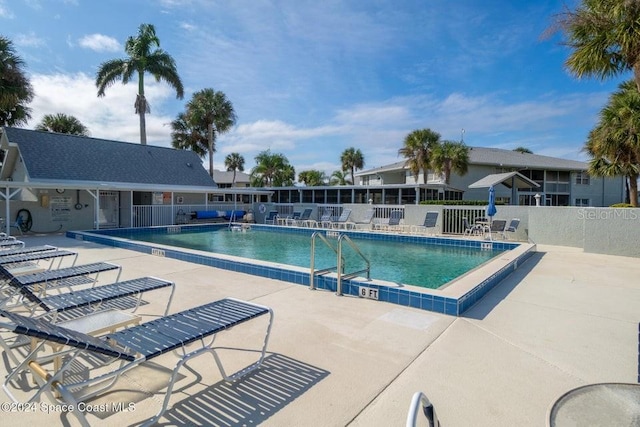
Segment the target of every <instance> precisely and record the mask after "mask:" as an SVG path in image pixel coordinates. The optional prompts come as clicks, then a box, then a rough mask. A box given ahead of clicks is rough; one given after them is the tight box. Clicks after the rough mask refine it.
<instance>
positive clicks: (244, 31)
mask: <svg viewBox="0 0 640 427" xmlns="http://www.w3.org/2000/svg"><path fill="white" fill-rule="evenodd" d="M575 1H576V0H567V1H557V0H536V1H525V0H510V1H506V0H483V1H481V2H480V1H477V0H453V1H449V0H429V1H426V0H368V1H363V0H350V1H347V0H323V1H317V0H314V1H309V0H234V1H229V0H102V1H94V0H0V36H3V37H6V38H8V39H10V40H11V41H12V42H13V43H14V47H15V49H16V53H17V54H18V55H19V56H20V57H21V58H22V59H23V60H24V62H25V65H26V71H27V73H28V75H29V78H30V80H31V83H32V85H33V88H34V92H35V98H34V100H33V102H32V103H31V104H30V107H31V108H32V114H31V115H32V119H31V120H30V121H29V123H28V124H27V125H26V126H25V127H27V128H34V127H35V126H36V125H37V124H38V123H39V122H40V121H41V119H42V117H43V116H44V115H45V114H56V113H65V114H69V115H73V116H74V117H76V118H78V119H79V120H80V121H81V122H82V123H83V124H84V125H85V126H87V127H88V128H89V131H90V133H91V136H93V137H96V138H105V139H112V140H118V141H126V142H134V143H136V142H139V141H140V136H139V118H138V116H137V115H136V114H135V112H134V101H135V97H136V91H137V80H136V81H132V82H130V83H129V84H127V85H123V84H121V83H116V84H115V85H113V86H111V87H109V88H108V89H107V90H106V96H104V97H101V98H98V97H97V89H96V86H95V75H96V72H97V70H98V69H99V67H100V64H102V63H103V62H104V61H108V60H111V59H116V58H121V59H125V58H126V57H127V56H126V53H125V52H124V44H125V42H126V40H127V38H128V37H129V36H135V35H136V34H137V32H138V27H139V26H140V25H141V24H152V25H154V27H155V29H156V34H157V36H158V38H159V39H160V47H161V48H162V49H163V50H165V51H166V52H167V53H169V54H170V55H171V56H172V57H173V58H174V59H175V61H176V64H177V70H178V73H179V75H180V77H181V79H182V82H183V85H184V88H185V96H184V98H183V99H182V100H179V99H176V93H175V90H174V89H173V88H171V87H170V86H169V85H167V84H165V83H162V82H160V83H158V82H156V81H155V79H154V78H153V77H152V76H150V75H146V77H145V94H146V96H147V99H148V101H149V103H150V106H151V113H150V114H148V115H147V139H148V144H150V145H157V146H164V147H170V146H171V128H170V125H169V123H170V122H171V121H172V120H174V119H175V118H176V116H177V115H178V114H179V113H180V112H183V111H184V110H185V105H186V103H187V102H188V101H189V100H190V99H191V97H192V95H193V93H195V92H197V91H199V90H202V89H205V88H213V89H214V90H216V91H222V92H224V93H225V95H226V96H227V98H228V99H229V100H230V101H231V102H232V103H233V106H234V109H235V112H236V115H237V123H236V125H235V127H234V128H233V129H232V130H230V131H229V132H228V133H226V134H223V135H221V136H220V137H219V138H218V140H217V142H216V146H217V152H216V153H215V154H214V168H215V169H224V157H225V156H226V155H227V154H229V153H231V152H237V153H240V154H241V155H242V156H243V157H244V158H245V170H246V171H247V172H248V171H250V169H251V168H252V167H254V166H255V159H254V158H255V156H256V155H257V154H258V153H259V152H261V151H263V150H267V149H269V150H271V152H272V153H281V154H284V155H285V156H286V157H287V158H288V160H289V162H290V163H291V164H292V165H293V166H294V167H295V169H296V172H301V171H304V170H310V169H318V170H321V171H324V172H325V173H326V174H327V175H330V174H331V173H332V172H333V171H335V170H339V169H340V168H341V167H340V155H341V153H342V152H343V151H344V150H345V149H347V148H350V147H354V148H357V149H360V150H361V151H362V153H363V155H364V160H365V169H370V168H374V167H379V166H384V165H387V164H390V163H394V162H398V161H401V160H402V158H401V157H399V156H398V149H399V148H401V147H402V144H403V140H404V138H405V136H406V135H407V134H409V133H410V132H411V131H413V130H416V129H424V128H430V129H432V130H434V131H436V132H438V133H440V135H441V138H442V139H443V140H454V141H459V140H463V141H464V143H465V144H467V145H469V146H480V147H496V148H505V149H513V148H516V147H519V146H524V147H527V148H529V149H530V150H532V151H533V152H534V153H536V154H542V155H548V156H554V157H562V158H567V159H573V160H586V159H587V157H586V154H585V153H584V152H583V151H582V147H583V146H584V143H585V140H586V137H587V135H588V133H589V131H590V130H591V129H592V128H593V127H594V126H595V124H596V122H597V120H598V113H599V111H600V110H601V109H602V107H603V106H604V105H605V103H606V102H607V99H608V96H609V95H610V94H611V93H612V92H613V91H614V90H615V89H616V88H617V86H618V84H620V83H621V82H622V81H624V80H626V79H629V78H631V74H630V73H628V74H624V75H620V76H618V77H616V78H614V79H610V80H606V81H600V80H598V79H595V78H589V79H582V80H579V79H577V78H575V77H573V76H572V75H571V74H570V73H569V72H568V71H567V70H566V68H565V67H564V61H565V60H566V59H567V57H568V55H569V50H568V49H567V48H566V47H565V46H563V45H562V44H561V38H560V35H559V34H555V35H552V36H551V37H549V36H547V37H543V33H545V30H546V29H548V28H549V27H550V26H551V24H552V23H553V19H554V16H555V15H557V14H558V13H560V12H562V11H563V8H564V7H565V5H567V6H568V7H573V6H574V5H575ZM205 160H206V159H205ZM205 164H208V163H206V162H205Z"/></svg>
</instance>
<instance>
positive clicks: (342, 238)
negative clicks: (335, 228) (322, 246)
mask: <svg viewBox="0 0 640 427" xmlns="http://www.w3.org/2000/svg"><path fill="white" fill-rule="evenodd" d="M343 241H345V242H347V243H348V244H349V246H351V249H353V250H354V251H355V252H356V254H358V255H359V256H360V258H362V259H363V260H364V262H366V263H367V268H366V269H363V270H360V271H357V272H355V273H351V274H350V275H349V277H354V276H352V275H353V274H358V273H364V272H365V271H366V273H367V280H371V261H369V259H368V258H367V257H366V256H364V254H363V253H362V251H361V250H360V248H358V246H357V245H356V244H355V243H353V240H351V239H350V238H349V236H347V235H346V234H341V235H340V237H338V285H337V288H336V295H342V277H343V274H342V272H343V270H344V267H343V263H344V259H343V258H342V242H343Z"/></svg>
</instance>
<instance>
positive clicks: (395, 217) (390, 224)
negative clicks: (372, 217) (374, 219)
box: [375, 209, 404, 231]
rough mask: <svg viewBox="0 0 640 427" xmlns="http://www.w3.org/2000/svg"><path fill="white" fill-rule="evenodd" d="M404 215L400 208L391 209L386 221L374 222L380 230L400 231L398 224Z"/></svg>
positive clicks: (400, 227)
mask: <svg viewBox="0 0 640 427" xmlns="http://www.w3.org/2000/svg"><path fill="white" fill-rule="evenodd" d="M403 216H404V212H403V211H401V210H399V209H398V210H393V211H391V213H390V214H389V220H388V221H387V222H386V223H382V224H376V225H375V227H377V228H376V229H377V230H380V231H400V230H402V226H401V225H400V220H401V219H402V217H403Z"/></svg>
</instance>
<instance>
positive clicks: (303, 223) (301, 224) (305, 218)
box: [292, 208, 313, 227]
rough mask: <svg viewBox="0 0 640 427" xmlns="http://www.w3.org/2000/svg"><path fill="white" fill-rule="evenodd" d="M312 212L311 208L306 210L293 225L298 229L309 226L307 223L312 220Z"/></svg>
mask: <svg viewBox="0 0 640 427" xmlns="http://www.w3.org/2000/svg"><path fill="white" fill-rule="evenodd" d="M312 212H313V209H311V208H307V209H305V210H304V211H302V213H301V214H300V217H299V218H298V219H297V220H295V221H294V222H293V224H292V225H295V226H296V227H304V226H306V225H307V221H309V218H311V213H312Z"/></svg>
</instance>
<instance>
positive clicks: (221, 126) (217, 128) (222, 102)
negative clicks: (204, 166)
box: [185, 88, 236, 177]
mask: <svg viewBox="0 0 640 427" xmlns="http://www.w3.org/2000/svg"><path fill="white" fill-rule="evenodd" d="M185 119H186V121H187V122H188V123H189V124H190V125H191V126H193V127H196V128H198V129H206V130H207V139H206V144H207V151H208V153H209V173H210V174H211V176H212V177H213V153H214V152H215V151H216V147H215V144H214V142H215V140H216V136H217V135H219V134H222V133H225V132H228V131H229V130H231V128H232V127H233V126H234V125H235V123H236V113H235V111H234V110H233V104H232V103H231V101H229V100H228V99H227V96H226V95H225V94H224V93H223V92H220V91H215V90H213V89H211V88H208V89H203V90H201V91H198V92H196V93H194V94H193V97H192V98H191V101H189V102H188V103H187V108H186V113H185Z"/></svg>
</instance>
